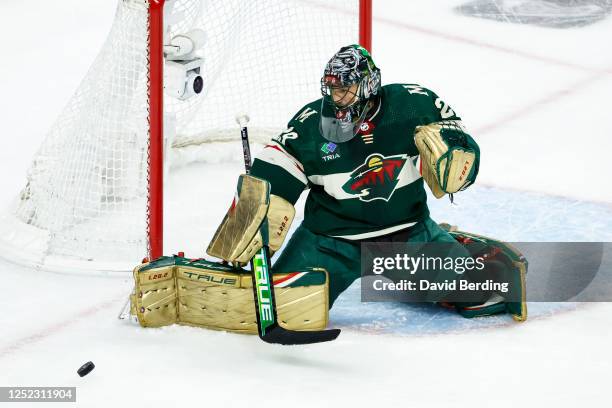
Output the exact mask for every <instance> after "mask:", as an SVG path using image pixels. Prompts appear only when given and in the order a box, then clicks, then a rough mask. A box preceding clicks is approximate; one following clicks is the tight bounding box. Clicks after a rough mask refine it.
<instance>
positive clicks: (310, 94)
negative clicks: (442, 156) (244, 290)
mask: <svg viewBox="0 0 612 408" xmlns="http://www.w3.org/2000/svg"><path fill="white" fill-rule="evenodd" d="M193 29H199V30H202V31H201V32H203V33H204V34H205V37H206V40H205V42H204V45H203V46H201V48H200V49H199V50H198V51H197V57H201V58H202V60H203V63H202V65H201V68H200V75H201V76H202V78H203V82H204V87H203V90H202V92H201V93H200V94H198V95H195V96H192V97H191V98H188V99H186V100H180V99H177V98H175V97H172V96H169V95H167V94H166V93H165V92H164V71H165V70H167V64H168V61H167V60H166V58H165V56H164V50H165V47H164V46H165V45H168V44H169V43H170V42H171V41H172V39H173V38H175V37H176V36H177V35H181V34H186V33H188V32H190V30H193ZM370 33H371V0H338V1H333V2H323V1H306V0H303V1H299V0H165V1H164V0H148V1H147V0H119V3H118V6H117V11H116V16H115V20H114V23H113V26H112V29H111V31H110V33H109V35H108V38H107V40H106V42H105V44H104V46H103V47H102V50H101V51H100V53H99V55H98V57H97V58H96V60H95V62H94V63H93V65H92V66H91V68H90V70H89V72H88V73H87V75H86V76H85V78H84V80H83V81H82V83H81V85H80V86H79V88H78V89H77V91H76V93H75V94H74V95H73V97H72V99H71V100H70V101H69V102H68V105H67V106H66V107H65V109H64V110H63V112H62V114H61V115H60V117H59V118H58V119H57V121H56V122H55V124H54V125H53V127H52V128H51V130H50V131H49V133H48V134H47V137H46V138H45V140H44V142H43V144H42V146H41V147H40V148H39V150H38V152H37V154H36V156H35V157H34V160H33V163H32V165H31V167H30V169H29V171H28V174H27V184H26V186H25V187H24V188H23V190H22V191H21V193H20V195H19V196H18V197H17V198H16V199H15V200H14V203H13V204H12V206H11V208H10V209H9V211H8V212H6V213H5V214H4V215H3V216H2V218H1V219H0V254H1V255H2V256H4V257H6V258H8V259H10V260H13V261H16V262H18V263H25V264H28V265H29V266H34V267H39V268H42V269H47V270H55V271H60V272H75V271H103V272H114V271H122V272H123V271H129V270H131V269H132V267H133V266H134V265H136V264H137V263H138V262H140V260H141V259H142V258H143V257H145V256H149V257H153V258H155V257H158V256H160V255H162V252H163V247H162V245H163V175H164V168H165V167H164V157H165V158H166V159H167V161H171V159H172V157H176V154H175V153H174V152H178V151H185V150H189V149H190V148H194V147H197V149H196V151H197V152H198V155H199V156H200V158H201V159H203V160H206V155H207V149H208V146H212V142H222V141H224V140H239V139H240V138H239V129H238V128H237V125H236V123H235V121H234V117H235V115H236V113H238V112H246V113H248V114H249V116H250V117H251V122H250V124H249V130H250V133H251V135H252V138H253V139H254V140H255V141H265V140H266V139H268V138H269V137H271V136H274V135H275V134H277V133H279V132H281V131H282V130H283V129H284V127H285V126H286V123H287V122H288V120H289V119H290V118H291V116H292V115H293V114H294V113H295V112H296V111H297V110H298V109H299V108H300V107H301V106H303V105H304V104H305V103H307V102H308V101H311V100H314V99H317V98H319V97H320V95H319V80H320V76H321V74H322V71H323V67H324V65H325V63H326V62H327V60H328V59H329V58H330V57H331V56H332V55H333V53H334V52H336V51H337V50H338V49H339V48H340V47H341V46H343V45H347V44H351V43H356V42H359V43H360V44H362V45H363V46H365V47H366V48H368V49H369V48H370V47H371V44H370V36H371V34H370ZM216 151H219V149H217V150H216ZM165 166H166V168H169V165H168V163H166V164H165ZM219 221H221V220H219Z"/></svg>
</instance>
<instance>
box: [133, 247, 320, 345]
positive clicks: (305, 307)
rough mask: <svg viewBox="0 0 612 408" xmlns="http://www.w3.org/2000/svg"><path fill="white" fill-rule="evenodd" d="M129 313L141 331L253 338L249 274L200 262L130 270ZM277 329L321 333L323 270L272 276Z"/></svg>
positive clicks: (171, 261) (169, 261)
mask: <svg viewBox="0 0 612 408" xmlns="http://www.w3.org/2000/svg"><path fill="white" fill-rule="evenodd" d="M134 280H135V283H136V289H135V292H134V294H133V295H132V297H131V299H132V308H131V309H132V311H133V313H134V314H135V315H136V316H137V317H138V321H139V322H140V325H141V326H143V327H160V326H166V325H169V324H173V323H179V324H184V325H190V326H197V327H205V328H209V329H217V330H227V331H234V332H242V333H249V334H257V320H256V316H255V303H254V300H253V287H252V277H251V273H250V272H249V271H246V270H243V269H239V268H232V267H229V266H226V265H222V264H218V263H214V262H208V261H204V260H197V261H190V260H188V259H185V258H181V257H163V258H160V259H158V260H156V261H154V262H152V263H150V264H144V265H141V266H139V267H137V268H136V269H135V270H134ZM274 293H275V297H276V302H277V311H278V317H279V322H280V323H281V325H282V326H283V327H284V328H286V329H290V330H306V331H307V330H321V329H324V328H325V327H326V326H327V323H328V318H329V305H328V299H329V279H328V274H327V271H325V270H324V269H317V268H311V269H308V270H304V271H299V272H293V273H282V274H274Z"/></svg>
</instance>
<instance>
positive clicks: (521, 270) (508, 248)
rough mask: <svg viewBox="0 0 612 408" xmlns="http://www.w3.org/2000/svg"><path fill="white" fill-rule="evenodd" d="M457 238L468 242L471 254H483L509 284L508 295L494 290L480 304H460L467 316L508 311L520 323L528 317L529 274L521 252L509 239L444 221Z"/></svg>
mask: <svg viewBox="0 0 612 408" xmlns="http://www.w3.org/2000/svg"><path fill="white" fill-rule="evenodd" d="M441 226H442V227H443V228H445V229H447V230H448V232H449V234H451V235H452V236H453V237H454V238H455V239H456V240H457V241H459V242H460V243H462V244H464V245H468V249H469V250H470V252H471V253H472V256H484V257H485V265H489V266H491V267H492V268H491V269H492V270H496V271H497V273H496V275H497V278H498V279H503V280H504V281H506V282H508V283H509V288H510V289H511V291H510V292H509V293H508V294H501V293H493V294H492V296H491V297H490V298H489V300H488V301H487V302H485V303H483V304H480V305H473V306H462V307H457V311H458V312H459V313H460V314H461V315H462V316H464V317H468V318H472V317H479V316H488V315H493V314H498V313H509V314H511V315H512V318H513V319H514V320H516V321H517V322H523V321H525V320H527V302H526V280H525V278H526V274H527V269H528V262H527V260H526V259H525V257H524V256H523V254H521V252H520V251H519V250H518V249H517V248H515V247H514V246H512V245H510V244H508V243H507V242H503V241H499V240H496V239H492V238H488V237H484V236H482V235H477V234H472V233H469V232H463V231H458V230H456V229H453V228H452V227H450V226H449V225H448V224H445V225H443V224H441Z"/></svg>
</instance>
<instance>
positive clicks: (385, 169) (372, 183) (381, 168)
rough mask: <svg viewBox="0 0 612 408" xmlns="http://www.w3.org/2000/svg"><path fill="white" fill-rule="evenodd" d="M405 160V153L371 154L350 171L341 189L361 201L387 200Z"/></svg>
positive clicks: (395, 184)
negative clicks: (395, 154)
mask: <svg viewBox="0 0 612 408" xmlns="http://www.w3.org/2000/svg"><path fill="white" fill-rule="evenodd" d="M407 160H408V156H406V155H405V154H400V155H397V156H389V157H385V156H383V155H381V154H377V153H375V154H372V155H370V156H368V158H367V159H366V160H365V162H364V163H363V164H362V165H361V166H359V167H358V168H357V169H355V170H354V171H353V172H352V173H351V175H350V179H349V181H347V182H346V183H344V185H343V186H342V190H344V191H345V192H347V193H349V194H354V195H357V196H359V200H361V201H373V200H377V199H379V200H385V201H388V200H389V198H391V195H393V192H394V191H395V186H397V183H398V181H399V175H400V172H401V171H402V168H403V167H404V165H405V164H406V161H407Z"/></svg>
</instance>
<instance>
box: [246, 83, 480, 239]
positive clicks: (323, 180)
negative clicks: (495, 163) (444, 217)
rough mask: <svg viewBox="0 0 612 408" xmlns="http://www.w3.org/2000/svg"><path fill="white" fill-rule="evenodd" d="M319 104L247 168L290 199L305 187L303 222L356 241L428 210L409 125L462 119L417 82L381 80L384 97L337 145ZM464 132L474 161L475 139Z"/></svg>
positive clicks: (310, 107)
mask: <svg viewBox="0 0 612 408" xmlns="http://www.w3.org/2000/svg"><path fill="white" fill-rule="evenodd" d="M320 111H321V99H319V100H317V101H314V102H311V103H309V104H308V105H306V106H305V107H303V108H302V109H301V110H300V111H299V112H298V113H297V114H296V115H295V117H294V118H293V119H292V120H291V121H290V122H289V124H288V126H287V130H285V131H284V132H283V133H282V134H280V135H279V136H277V137H275V138H274V139H273V140H272V141H271V142H270V143H269V144H268V145H267V146H266V147H265V148H264V149H263V150H262V152H261V153H260V154H259V155H258V157H257V158H256V159H255V161H254V163H253V168H252V171H251V174H252V175H253V176H256V177H260V178H263V179H265V180H268V181H269V182H270V184H271V192H272V194H276V195H278V196H281V197H283V198H285V199H286V200H288V201H289V202H291V203H295V202H296V201H297V199H298V198H299V196H300V194H301V193H302V191H303V190H304V189H309V190H310V191H309V193H308V198H307V200H306V207H305V210H304V225H305V226H306V227H307V228H308V229H309V230H311V231H312V232H314V233H318V234H324V235H328V236H333V237H339V238H344V239H350V240H360V239H366V238H372V237H376V236H381V235H386V234H390V233H392V232H395V231H399V230H402V229H405V228H408V227H410V226H412V225H414V224H415V223H417V222H419V221H422V220H423V219H425V218H427V217H428V215H429V210H428V208H427V196H426V193H425V189H424V186H423V179H422V178H421V173H420V161H419V152H418V150H417V147H416V145H415V143H414V131H415V128H416V126H420V125H427V124H429V123H432V122H438V121H442V120H452V121H460V118H459V116H457V115H456V114H455V112H454V111H453V110H452V109H451V108H450V107H449V106H448V105H447V104H446V103H445V102H444V101H442V100H441V99H440V98H439V97H438V96H437V95H436V94H435V93H433V92H432V91H430V90H429V89H426V88H424V87H422V86H419V85H415V84H391V85H385V86H383V87H382V94H381V103H380V104H379V106H378V107H377V108H376V110H375V112H374V113H373V114H372V115H371V117H370V118H368V120H367V121H365V122H364V123H363V124H362V126H361V128H360V130H359V133H358V134H357V136H355V137H354V138H353V139H351V140H349V141H348V142H345V143H337V144H336V143H332V142H330V141H328V140H326V139H324V138H323V136H322V135H321V132H320V130H319V129H320V128H319V121H320ZM467 139H468V145H469V146H470V147H471V148H473V149H474V150H475V151H476V152H477V155H476V166H478V159H479V150H478V145H477V144H476V142H474V140H473V139H472V138H471V137H469V136H468V137H467ZM476 168H477V167H476Z"/></svg>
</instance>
